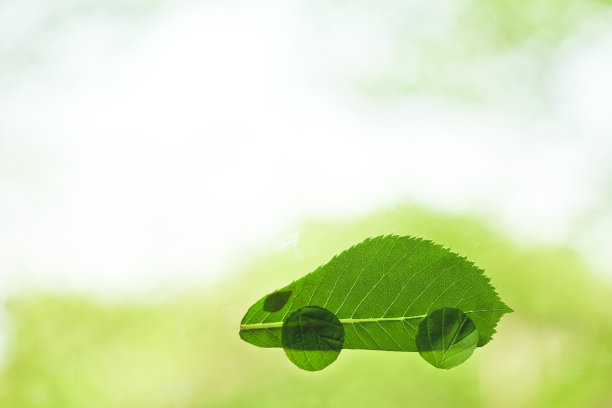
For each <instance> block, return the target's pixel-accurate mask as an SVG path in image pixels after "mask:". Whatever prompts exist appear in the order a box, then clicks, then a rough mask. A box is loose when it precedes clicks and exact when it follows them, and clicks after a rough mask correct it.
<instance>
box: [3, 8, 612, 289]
mask: <svg viewBox="0 0 612 408" xmlns="http://www.w3.org/2000/svg"><path fill="white" fill-rule="evenodd" d="M451 3H452V2H449V4H451ZM236 4H240V7H237V6H236ZM300 4H301V3H299V2H295V3H294V2H275V1H261V2H256V4H246V3H243V2H228V3H219V2H212V3H204V4H199V3H195V2H180V3H176V4H175V5H174V6H172V7H170V6H165V7H161V8H157V9H155V10H154V11H150V12H147V13H144V14H143V15H144V16H141V17H138V18H134V19H131V20H129V21H125V20H121V19H118V18H115V17H113V16H112V15H111V16H108V15H102V16H100V15H91V16H88V17H87V18H76V17H75V18H74V19H73V20H74V21H72V20H71V21H72V22H71V23H70V24H63V25H60V24H58V26H57V27H55V26H51V28H49V27H47V28H46V31H42V34H41V33H39V32H38V31H36V30H33V29H32V27H34V26H36V24H39V23H40V22H41V21H42V20H41V19H42V17H41V16H44V15H45V13H46V12H48V9H46V8H45V7H44V6H42V3H40V2H23V3H22V5H21V6H17V5H15V4H12V5H11V4H9V3H3V4H0V22H2V24H0V26H2V27H3V29H2V30H1V31H2V34H3V44H2V45H3V47H4V48H2V47H0V48H1V49H4V50H5V51H6V50H9V51H11V50H13V48H18V46H19V44H21V45H27V47H26V48H24V49H23V50H22V51H23V53H22V54H19V53H17V54H15V53H14V52H13V53H11V52H8V51H6V52H5V53H4V54H2V55H3V56H4V58H5V59H4V64H3V61H0V66H2V65H3V66H2V70H1V71H0V72H1V73H2V76H3V78H2V80H1V81H0V86H1V87H2V88H1V92H0V248H1V251H0V283H1V284H0V296H1V297H2V298H3V299H6V298H7V297H9V296H11V294H14V293H16V292H19V291H21V290H24V289H32V288H35V289H40V290H53V291H70V292H72V291H77V292H82V293H86V294H88V295H96V296H101V297H104V298H109V297H110V298H116V297H117V296H134V295H143V294H146V293H147V292H148V291H150V290H157V289H159V288H160V287H163V288H165V289H172V288H180V287H183V286H186V285H189V284H192V283H194V282H197V283H201V282H212V281H214V280H218V279H221V278H223V276H224V274H226V273H227V270H228V268H227V267H228V265H230V264H231V263H232V262H233V261H235V259H236V258H237V257H240V256H241V254H242V253H243V251H245V250H247V251H248V249H249V248H253V247H257V246H260V245H261V243H266V244H267V245H282V244H283V242H284V241H286V240H291V239H299V227H297V226H298V225H299V221H300V220H302V219H304V218H305V217H327V218H333V217H342V218H344V217H350V216H352V215H356V214H362V213H366V212H367V211H369V210H372V209H375V208H379V207H380V206H385V205H392V204H394V203H399V202H403V201H410V202H414V203H417V204H421V205H425V206H429V207H432V208H437V209H440V210H443V211H450V212H470V213H479V214H482V215H483V216H484V217H485V218H486V219H488V220H489V222H490V223H491V224H492V225H494V226H495V227H499V228H502V229H504V230H505V231H506V232H507V233H508V234H510V235H512V236H513V237H515V239H517V240H524V241H526V242H543V243H563V244H569V245H571V246H573V247H574V248H576V249H577V250H578V251H580V252H582V253H583V254H584V255H585V257H586V259H587V260H588V261H589V262H591V264H592V265H593V266H594V269H595V270H597V271H598V272H599V273H600V275H601V276H602V277H604V279H607V278H612V258H611V256H610V251H609V247H610V243H611V242H612V240H611V239H610V237H609V234H610V231H612V205H611V202H612V197H611V195H612V191H611V184H612V178H611V175H612V173H611V172H612V164H611V163H612V160H610V158H611V157H612V130H611V129H612V114H611V113H612V112H611V110H612V80H611V79H610V73H611V72H612V57H611V56H612V29H610V26H609V24H608V25H607V26H606V21H609V16H607V15H601V16H599V17H594V18H591V19H589V20H588V24H586V23H585V24H582V25H577V26H576V27H575V28H574V29H573V30H572V31H571V33H570V34H568V35H567V36H566V38H565V39H564V40H563V41H562V42H561V43H560V44H559V45H558V46H556V47H554V48H553V49H551V50H550V54H549V57H548V58H547V60H546V64H536V63H534V62H533V51H532V50H531V51H530V50H529V48H526V49H524V50H518V51H517V50H514V51H513V52H512V53H508V54H506V55H500V56H497V57H495V58H493V57H491V58H489V60H487V61H476V62H473V63H472V64H473V66H474V67H476V68H475V69H474V72H476V73H478V72H482V78H483V84H484V85H483V86H484V88H485V92H486V94H487V95H488V99H487V100H486V101H485V102H480V103H474V102H470V101H467V102H466V101H464V100H462V99H460V98H457V97H454V96H452V95H451V96H449V95H445V94H444V93H443V92H418V93H414V94H410V95H407V96H406V97H403V98H391V99H376V98H371V97H369V96H368V95H367V94H365V93H362V92H360V91H359V90H358V89H357V87H351V86H350V80H352V79H355V78H357V79H359V78H362V77H369V76H373V75H375V74H376V73H377V72H379V71H380V70H384V67H385V66H387V65H388V62H389V61H388V60H389V59H390V58H391V56H390V54H392V53H393V49H392V47H390V46H389V42H390V38H389V36H390V35H392V33H391V32H389V31H388V30H387V26H386V25H385V24H384V19H383V20H381V18H375V17H371V16H369V15H368V14H367V10H366V11H364V10H356V11H355V10H353V11H352V12H350V13H345V14H342V17H339V16H340V15H341V14H340V13H336V14H333V13H327V12H328V11H329V10H327V9H326V8H325V7H324V6H320V7H319V8H317V7H311V8H309V9H308V11H307V12H305V11H304V7H303V5H302V6H300ZM434 8H435V6H434V5H429V6H428V5H425V4H423V5H421V6H420V8H419V10H420V12H419V13H416V14H415V17H414V19H415V24H416V23H417V22H419V21H421V22H422V18H423V16H425V17H426V16H432V15H436V16H437V18H436V19H434V20H428V21H430V22H431V21H433V22H434V23H435V24H434V23H432V24H422V23H421V25H415V32H416V33H418V34H419V35H420V36H421V37H426V38H434V39H435V38H437V36H442V35H444V33H445V32H446V31H445V24H448V21H451V20H452V10H453V8H452V7H451V8H449V10H450V11H448V16H447V15H446V14H445V15H440V14H439V13H438V14H436V13H434V11H435V10H434ZM326 10H327V11H326ZM316 12H320V13H322V14H321V15H317V14H316ZM326 13H327V14H326ZM419 16H420V17H419ZM17 17H19V18H17ZM370 17H371V18H370ZM419 27H420V28H419ZM32 33H34V34H32ZM421 37H418V38H421ZM11 42H13V44H11ZM11 46H12V47H13V48H11ZM408 48H409V46H408ZM15 55H16V56H15ZM11 56H12V57H11ZM9 57H11V58H12V59H11V58H9ZM414 58H415V61H414V64H415V65H418V63H419V61H418V58H419V54H418V52H416V51H415V56H414ZM523 61H524V64H523ZM506 62H509V63H510V67H509V68H507V71H499V72H500V73H501V74H504V73H505V74H508V73H515V75H514V76H512V75H500V77H499V80H497V79H496V76H495V75H493V74H491V72H493V73H494V72H496V71H495V70H496V69H498V68H499V67H501V66H505V64H506ZM513 64H514V65H513ZM533 66H537V70H539V72H540V73H541V74H542V77H543V78H545V83H544V84H541V85H542V88H543V89H544V90H543V91H541V93H538V92H537V91H534V90H533V89H532V88H529V87H528V86H522V85H521V84H522V83H523V82H522V78H523V77H522V76H521V75H522V73H521V71H518V73H517V72H515V71H514V68H516V67H526V68H524V69H525V72H531V71H530V70H531V69H533ZM432 69H433V68H432ZM499 69H501V68H499ZM504 69H505V68H504ZM491 70H492V71H491ZM345 80H346V81H345ZM534 94H536V95H538V97H539V98H541V99H539V100H534V99H533V95H534ZM542 106H544V108H542Z"/></svg>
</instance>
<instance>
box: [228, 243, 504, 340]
mask: <svg viewBox="0 0 612 408" xmlns="http://www.w3.org/2000/svg"><path fill="white" fill-rule="evenodd" d="M281 291H283V292H289V291H291V295H290V297H289V298H288V300H287V302H286V304H285V305H284V306H283V307H282V308H281V309H280V310H278V311H275V312H269V311H266V310H265V309H264V305H265V301H266V299H267V296H264V297H263V298H261V299H260V300H259V301H258V302H257V303H255V304H254V305H253V306H251V308H250V309H249V310H248V311H247V313H246V315H245V316H244V318H243V319H242V322H241V325H240V337H241V338H242V339H243V340H245V341H247V342H249V343H251V344H254V345H256V346H260V347H282V342H281V328H282V326H283V322H284V321H285V320H286V319H287V317H289V316H290V315H291V314H292V313H293V312H295V311H296V310H298V309H300V308H302V307H304V306H319V307H322V308H325V309H327V310H329V311H330V312H332V313H334V314H335V315H336V316H337V317H338V319H339V321H340V323H341V324H342V326H343V327H344V333H345V338H344V348H349V349H368V350H394V351H418V348H417V345H416V342H415V337H416V334H417V327H418V326H419V324H420V322H421V321H422V320H423V319H424V318H425V316H427V314H428V313H429V312H431V311H433V310H436V309H441V308H444V307H451V308H457V309H461V310H462V311H463V312H464V313H465V314H466V315H468V316H469V317H470V319H471V320H472V321H473V322H474V324H475V325H476V327H477V329H478V345H479V346H483V345H485V344H486V343H487V342H488V341H489V340H490V339H491V336H492V335H493V333H494V332H495V326H496V324H497V322H498V321H499V319H500V318H501V316H502V315H503V314H504V313H508V312H510V311H511V309H510V308H509V307H508V306H506V305H505V304H504V303H503V302H502V301H501V300H500V299H499V297H498V296H497V293H495V290H494V288H493V287H492V286H491V285H490V284H489V279H488V278H487V277H486V276H484V275H483V271H482V270H480V269H478V268H477V267H476V266H475V265H474V264H473V263H472V262H470V261H468V260H467V259H465V258H464V257H461V256H459V255H457V254H455V253H453V252H451V251H450V250H448V249H446V248H444V247H442V246H441V245H438V244H435V243H433V242H431V241H427V240H423V239H419V238H413V237H408V236H396V235H388V236H381V237H376V238H368V239H366V240H365V241H363V242H362V243H360V244H357V245H355V246H353V247H351V248H349V249H348V250H346V251H344V252H342V253H341V254H340V255H337V256H336V257H334V258H333V259H332V260H331V261H329V262H328V263H326V264H325V265H323V266H320V267H319V268H317V269H316V270H315V271H314V272H312V273H310V274H308V275H306V276H304V277H302V278H301V279H299V280H297V281H295V282H293V283H291V284H289V285H287V286H286V287H284V288H282V289H280V290H278V291H275V292H281Z"/></svg>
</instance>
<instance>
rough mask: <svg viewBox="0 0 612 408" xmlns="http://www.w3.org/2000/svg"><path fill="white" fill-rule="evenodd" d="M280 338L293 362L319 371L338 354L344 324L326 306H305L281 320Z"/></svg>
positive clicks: (341, 343) (302, 367)
mask: <svg viewBox="0 0 612 408" xmlns="http://www.w3.org/2000/svg"><path fill="white" fill-rule="evenodd" d="M281 341H282V344H283V348H284V349H285V353H286V354H287V357H288V358H289V360H291V362H292V363H293V364H295V365H296V366H298V367H299V368H301V369H303V370H307V371H318V370H322V369H324V368H325V367H327V366H328V365H330V364H331V363H333V362H334V361H335V360H336V358H338V355H339V354H340V351H341V350H342V345H343V344H344V327H342V324H341V323H340V321H339V320H338V318H337V317H336V315H335V314H333V313H332V312H330V311H329V310H327V309H324V308H322V307H319V306H304V307H302V308H300V309H298V310H296V311H295V312H293V313H291V314H290V315H289V317H288V318H287V319H286V320H285V321H284V322H283V327H282V331H281Z"/></svg>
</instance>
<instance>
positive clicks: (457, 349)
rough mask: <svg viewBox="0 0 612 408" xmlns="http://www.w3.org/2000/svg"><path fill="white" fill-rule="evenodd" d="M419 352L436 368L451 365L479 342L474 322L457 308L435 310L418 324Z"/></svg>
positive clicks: (457, 362)
mask: <svg viewBox="0 0 612 408" xmlns="http://www.w3.org/2000/svg"><path fill="white" fill-rule="evenodd" d="M416 345H417V348H418V349H419V354H420V355H421V357H423V358H424V359H425V360H426V361H427V362H429V363H430V364H431V365H433V366H434V367H438V368H445V369H449V368H453V367H456V366H458V365H459V364H461V363H463V362H464V361H465V360H467V359H468V358H470V356H471V355H472V353H473V352H474V350H476V346H477V345H478V329H476V325H475V324H474V322H473V321H472V319H470V318H469V317H467V315H466V314H465V313H463V312H462V311H461V310H459V309H453V308H451V307H445V308H443V309H438V310H434V311H433V312H431V313H430V314H429V315H427V317H426V318H425V319H423V320H422V321H421V323H420V324H419V329H418V331H417V335H416Z"/></svg>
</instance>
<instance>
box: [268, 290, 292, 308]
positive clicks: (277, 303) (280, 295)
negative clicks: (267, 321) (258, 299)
mask: <svg viewBox="0 0 612 408" xmlns="http://www.w3.org/2000/svg"><path fill="white" fill-rule="evenodd" d="M291 293H292V292H291V291H290V290H285V291H279V292H274V293H272V294H270V295H268V297H266V300H265V301H264V305H263V310H265V311H266V312H270V313H274V312H278V311H279V310H281V309H282V308H283V307H285V305H286V304H287V302H288V301H289V298H290V297H291Z"/></svg>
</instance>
